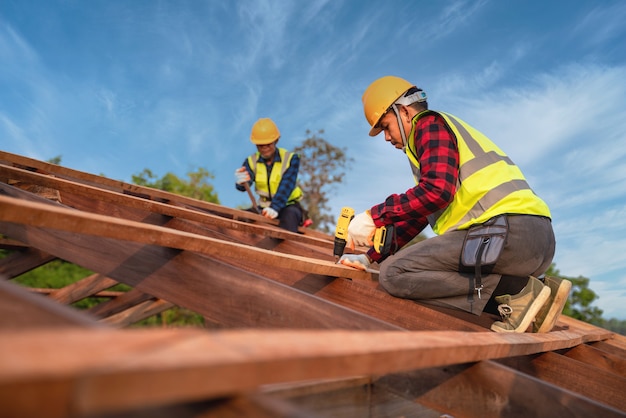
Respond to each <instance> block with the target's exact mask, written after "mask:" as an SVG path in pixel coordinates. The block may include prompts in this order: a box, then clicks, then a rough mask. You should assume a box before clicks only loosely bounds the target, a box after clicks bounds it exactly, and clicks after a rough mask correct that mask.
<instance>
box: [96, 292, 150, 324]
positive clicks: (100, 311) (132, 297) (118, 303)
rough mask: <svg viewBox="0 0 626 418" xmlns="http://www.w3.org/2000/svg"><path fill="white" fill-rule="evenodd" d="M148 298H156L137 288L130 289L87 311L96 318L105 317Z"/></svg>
mask: <svg viewBox="0 0 626 418" xmlns="http://www.w3.org/2000/svg"><path fill="white" fill-rule="evenodd" d="M150 299H156V298H155V297H154V296H151V295H148V294H147V293H144V292H141V291H139V290H137V289H132V290H129V291H128V292H126V293H124V294H123V295H122V296H120V297H118V298H115V299H113V300H109V301H107V302H104V303H101V304H100V305H97V306H94V307H93V308H90V309H89V313H90V314H91V315H93V316H95V317H97V318H106V317H109V316H111V315H115V314H117V313H119V312H122V311H125V310H126V309H129V308H131V307H133V306H135V305H138V304H140V303H143V302H146V301H148V300H150Z"/></svg>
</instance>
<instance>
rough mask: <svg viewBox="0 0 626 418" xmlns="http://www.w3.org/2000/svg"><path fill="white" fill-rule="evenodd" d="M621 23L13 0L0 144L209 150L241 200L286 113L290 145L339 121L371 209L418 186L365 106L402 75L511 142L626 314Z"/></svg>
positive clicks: (560, 252)
mask: <svg viewBox="0 0 626 418" xmlns="http://www.w3.org/2000/svg"><path fill="white" fill-rule="evenodd" d="M624 22H626V2H623V1H620V0H613V1H610V0H609V1H602V2H595V1H581V0H567V1H565V0H563V1H549V2H546V1H537V0H527V1H521V0H520V1H513V0H511V1H499V0H476V1H463V0H459V1H454V0H452V1H426V0H395V1H386V2H381V1H376V2H375V1H366V0H360V1H356V0H355V1H341V0H333V1H330V0H328V1H327V0H321V1H317V0H309V1H306V2H305V1H290V0H258V1H200V0H198V1H156V0H134V1H121V0H92V1H88V2H86V1H79V0H66V1H60V0H41V1H35V0H2V2H0V62H1V65H0V149H2V150H5V151H8V152H12V153H16V154H20V155H25V156H29V157H33V158H37V159H41V160H48V159H50V158H53V157H55V156H59V155H60V156H61V157H62V164H63V165H65V166H67V167H70V168H74V169H77V170H81V171H86V172H90V173H94V174H104V175H106V176H107V177H110V178H113V179H118V180H122V181H130V180H131V176H132V175H133V174H138V173H140V172H141V171H142V170H143V169H144V168H149V169H151V170H152V171H153V172H154V173H156V174H157V175H159V176H162V175H163V174H165V173H167V172H173V173H175V174H177V175H179V176H185V174H186V173H187V172H189V171H195V170H196V169H197V168H198V167H204V168H206V169H208V170H209V171H210V172H211V173H213V174H214V176H215V178H214V179H213V180H212V183H213V185H214V186H215V189H216V191H217V193H218V195H219V198H220V201H221V203H222V204H223V205H226V206H231V207H236V206H240V205H246V204H248V203H249V200H248V197H247V195H246V194H245V193H240V192H237V191H236V190H235V188H234V176H233V171H234V170H235V168H236V167H238V166H239V165H240V164H241V162H242V161H243V159H244V158H245V157H246V156H247V155H248V154H249V153H251V152H252V151H253V150H254V149H253V146H252V144H251V143H250V142H249V135H250V129H251V126H252V124H253V123H254V122H255V121H256V120H257V119H258V118H260V117H270V118H272V119H273V120H274V121H275V122H276V123H277V125H278V127H279V129H280V131H281V134H282V137H281V140H280V145H281V146H283V147H285V148H293V147H295V146H296V145H298V144H299V143H300V142H301V141H302V140H303V139H304V138H305V137H306V130H307V129H308V130H311V131H314V132H316V131H318V130H319V129H323V130H324V131H325V133H324V135H323V137H324V138H325V139H326V140H328V141H330V142H332V143H334V144H336V145H338V146H341V147H345V148H346V149H347V152H348V155H349V156H350V157H352V158H353V159H354V163H353V164H352V168H351V171H350V172H349V173H348V174H347V175H346V177H345V179H344V182H343V184H342V185H341V186H340V187H339V188H338V190H337V192H336V193H335V194H334V195H333V196H332V199H331V202H330V203H331V206H332V208H333V210H334V212H337V213H338V212H339V210H340V208H341V207H342V206H346V205H349V206H352V207H354V208H355V209H356V210H357V211H362V210H365V209H367V208H369V207H370V206H372V205H374V204H376V203H379V202H380V201H382V200H383V199H384V198H385V197H386V196H387V195H389V194H391V193H397V192H403V191H405V190H406V189H408V188H410V187H411V186H412V179H411V174H410V169H409V166H408V163H407V161H406V157H405V156H404V155H403V154H402V152H401V151H398V150H395V149H394V148H393V147H392V146H390V145H389V144H387V143H385V142H384V140H383V139H382V137H377V138H370V137H369V136H368V135H367V133H368V129H369V127H368V125H367V122H366V121H365V118H364V116H363V111H362V107H361V95H362V93H363V91H364V89H365V88H366V87H367V86H368V85H369V83H371V82H372V81H373V80H375V79H376V78H378V77H381V76H383V75H396V76H400V77H403V78H406V79H408V80H410V81H412V82H413V83H415V84H416V85H418V86H420V87H421V88H423V89H424V90H425V91H426V92H427V93H428V96H429V103H430V107H431V108H432V109H437V110H444V111H447V112H450V113H452V114H455V115H457V116H459V117H461V118H462V119H464V120H466V121H467V122H469V123H470V124H472V125H474V126H475V127H477V128H478V129H480V130H482V131H483V132H485V133H486V134H487V135H488V136H490V137H491V139H492V140H494V141H495V142H496V143H497V144H498V145H499V146H500V147H501V148H503V149H504V150H505V151H506V152H507V153H508V154H509V155H510V157H511V158H512V159H513V160H514V161H515V162H516V163H517V164H518V165H519V166H520V167H521V168H522V170H523V171H524V173H525V174H526V177H527V178H528V180H529V182H530V183H531V185H532V187H533V188H534V189H535V191H536V192H537V193H538V194H539V195H540V196H541V197H543V198H544V200H546V202H547V203H548V204H549V205H550V208H551V210H552V215H553V222H554V228H555V232H556V235H557V252H556V256H555V259H554V262H555V263H556V267H557V268H558V269H559V270H560V272H561V273H562V274H563V275H566V276H579V275H582V276H585V277H589V278H590V279H591V283H590V287H591V288H592V289H593V290H594V291H595V292H596V293H597V294H598V295H599V296H600V298H599V299H598V300H597V301H596V303H595V305H596V306H598V307H599V308H601V309H603V310H604V317H605V318H611V317H615V318H620V319H626V308H625V306H624V305H625V304H624V302H625V301H626V205H625V203H626V164H624V163H623V161H624V157H626V81H625V80H626V25H624ZM427 234H430V235H432V232H430V231H427Z"/></svg>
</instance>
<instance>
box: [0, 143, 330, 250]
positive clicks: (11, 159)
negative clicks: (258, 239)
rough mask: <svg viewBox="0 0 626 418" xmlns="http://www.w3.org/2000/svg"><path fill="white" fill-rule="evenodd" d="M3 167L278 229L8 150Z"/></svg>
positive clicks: (252, 217) (0, 157)
mask: <svg viewBox="0 0 626 418" xmlns="http://www.w3.org/2000/svg"><path fill="white" fill-rule="evenodd" d="M0 165H6V166H10V167H11V166H12V167H17V168H25V169H28V170H29V171H36V172H38V173H42V174H53V175H54V176H55V177H60V178H63V179H66V180H71V181H74V182H79V183H82V184H85V185H91V186H94V187H97V188H101V189H105V190H110V191H114V192H118V193H122V194H127V195H130V196H140V197H142V198H144V199H150V200H154V201H160V202H163V203H170V204H172V205H175V206H180V207H186V208H193V209H196V210H201V211H204V212H208V213H215V214H218V215H220V216H226V217H231V218H233V219H244V220H249V221H253V222H256V223H265V224H269V225H274V226H278V221H276V220H273V219H267V218H265V217H263V216H261V215H257V214H254V213H252V212H246V211H242V210H239V209H232V208H229V207H226V206H222V205H219V204H215V203H211V202H206V201H202V200H197V199H192V198H189V197H186V196H181V195H177V194H174V193H169V192H166V191H163V190H158V189H154V188H150V187H143V186H138V185H136V184H129V183H125V182H123V181H118V180H112V179H109V178H107V177H104V176H98V175H94V174H90V173H86V172H82V171H78V170H73V169H70V168H67V167H63V166H60V165H56V164H51V163H47V162H43V161H39V160H35V159H32V158H28V157H24V156H21V155H17V154H11V153H8V152H5V151H0ZM298 232H299V233H300V234H303V235H308V236H310V237H312V238H319V239H326V238H327V234H324V233H321V232H319V231H315V230H313V229H310V228H299V229H298Z"/></svg>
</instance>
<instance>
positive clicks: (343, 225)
mask: <svg viewBox="0 0 626 418" xmlns="http://www.w3.org/2000/svg"><path fill="white" fill-rule="evenodd" d="M353 218H354V209H352V208H349V207H347V206H344V207H343V208H341V213H340V214H339V219H337V227H336V228H335V246H334V248H333V255H334V256H335V261H339V259H340V258H341V256H342V255H343V251H344V250H345V249H346V244H347V243H348V225H350V221H351V220H352V219H353Z"/></svg>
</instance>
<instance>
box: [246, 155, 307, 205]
mask: <svg viewBox="0 0 626 418" xmlns="http://www.w3.org/2000/svg"><path fill="white" fill-rule="evenodd" d="M278 154H279V155H280V161H274V164H273V165H272V171H271V172H270V173H269V178H268V174H267V165H266V164H257V163H258V161H259V158H260V156H261V153H259V152H257V153H255V154H252V155H251V156H249V157H248V165H249V166H250V169H251V170H252V171H253V172H254V188H255V191H256V192H257V193H258V194H259V196H260V197H261V199H260V201H259V205H260V206H263V207H267V206H269V205H270V203H271V202H272V196H274V195H275V194H276V192H277V191H278V186H279V185H280V181H281V180H282V178H283V175H284V174H285V171H287V169H288V168H289V166H290V165H291V158H292V157H293V153H292V152H289V151H287V150H286V149H284V148H278ZM268 186H269V187H268ZM301 198H302V190H301V189H300V187H298V186H296V187H294V189H293V191H292V192H291V194H290V195H289V198H288V199H287V204H291V203H295V202H297V201H299V200H300V199H301Z"/></svg>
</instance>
